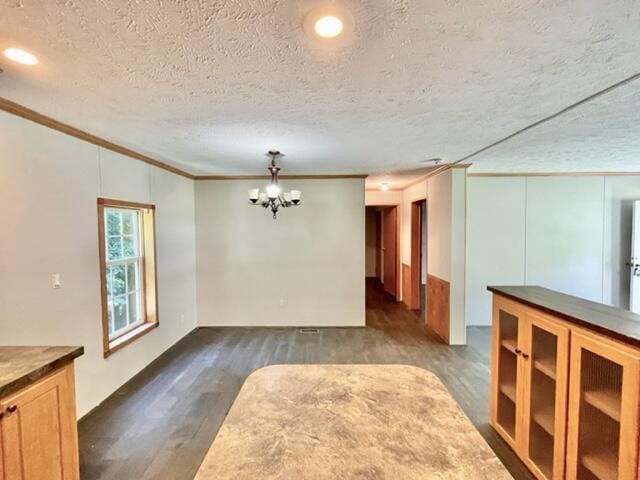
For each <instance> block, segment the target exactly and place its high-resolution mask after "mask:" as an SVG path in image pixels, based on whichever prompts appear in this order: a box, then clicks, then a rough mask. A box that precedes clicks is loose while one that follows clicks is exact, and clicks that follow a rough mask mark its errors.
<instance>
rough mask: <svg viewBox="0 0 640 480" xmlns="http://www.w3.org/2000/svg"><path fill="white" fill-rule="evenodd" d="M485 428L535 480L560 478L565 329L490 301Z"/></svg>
mask: <svg viewBox="0 0 640 480" xmlns="http://www.w3.org/2000/svg"><path fill="white" fill-rule="evenodd" d="M493 321H494V328H493V340H492V371H493V375H492V398H491V424H492V425H493V427H494V428H495V429H496V430H497V431H498V433H500V434H501V436H502V437H503V438H504V439H505V441H506V442H507V443H508V444H509V445H510V446H511V447H512V448H513V449H514V450H515V451H516V452H517V453H518V455H519V456H520V458H521V459H522V460H523V461H524V462H525V463H526V464H527V466H528V467H529V468H530V469H531V471H532V472H533V473H534V474H535V475H536V477H538V478H540V479H561V478H564V465H565V460H564V458H565V439H566V436H565V425H566V398H567V386H568V385H567V384H568V379H567V370H568V360H569V357H568V352H569V330H568V328H567V327H566V326H564V325H561V324H557V323H555V322H554V321H553V320H552V319H551V318H549V317H547V316H546V315H544V314H542V313H539V312H536V311H533V310H531V309H528V308H526V307H524V306H522V305H520V304H518V303H516V302H513V301H510V300H507V299H504V298H501V297H494V306H493Z"/></svg>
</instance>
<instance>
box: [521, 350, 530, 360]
mask: <svg viewBox="0 0 640 480" xmlns="http://www.w3.org/2000/svg"><path fill="white" fill-rule="evenodd" d="M522 358H524V359H525V360H526V359H528V358H529V354H528V353H524V352H522Z"/></svg>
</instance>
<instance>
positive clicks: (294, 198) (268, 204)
mask: <svg viewBox="0 0 640 480" xmlns="http://www.w3.org/2000/svg"><path fill="white" fill-rule="evenodd" d="M268 155H269V156H270V157H271V164H270V165H269V166H268V167H267V170H269V172H270V173H271V183H270V184H269V185H267V188H266V189H265V190H266V191H264V192H261V191H260V189H259V188H252V189H250V190H249V203H250V204H251V205H260V206H262V207H264V208H270V209H271V213H273V219H274V220H275V219H276V215H277V213H278V209H279V208H280V207H282V208H287V207H297V206H298V205H301V203H300V197H301V196H302V192H301V191H300V190H291V191H290V192H283V191H282V190H281V189H280V186H279V185H278V172H279V171H280V167H278V166H277V165H276V158H278V157H279V156H280V155H281V154H280V152H278V151H277V150H269V153H268Z"/></svg>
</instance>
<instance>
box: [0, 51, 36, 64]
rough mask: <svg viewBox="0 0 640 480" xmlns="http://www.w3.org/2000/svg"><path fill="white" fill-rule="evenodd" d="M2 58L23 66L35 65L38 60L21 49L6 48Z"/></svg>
mask: <svg viewBox="0 0 640 480" xmlns="http://www.w3.org/2000/svg"><path fill="white" fill-rule="evenodd" d="M4 56H5V57H7V58H8V59H9V60H13V61H14V62H18V63H21V64H23V65H37V64H38V59H37V58H36V56H35V55H34V54H33V53H29V52H27V51H26V50H22V49H21V48H7V49H5V51H4Z"/></svg>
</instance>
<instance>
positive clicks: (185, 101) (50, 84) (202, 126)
mask: <svg viewBox="0 0 640 480" xmlns="http://www.w3.org/2000/svg"><path fill="white" fill-rule="evenodd" d="M327 1H328V0H327ZM323 3H327V2H321V1H317V0H287V1H277V0H226V1H224V2H223V1H205V0H198V1H196V0H193V1H185V2H171V1H161V0H157V1H152V0H148V1H143V0H140V1H137V2H128V1H106V2H105V1H98V0H95V1H89V0H86V1H73V0H67V1H53V0H41V1H35V0H33V1H28V0H0V47H2V48H5V47H6V46H8V45H18V46H22V47H24V48H27V49H29V50H31V51H33V52H34V53H36V54H37V55H38V56H39V58H40V60H41V64H40V65H39V66H37V67H32V68H28V67H22V66H18V65H15V64H10V63H9V62H8V61H7V60H6V59H4V58H2V59H1V60H0V67H1V68H3V69H4V73H3V74H2V75H0V96H3V97H5V98H8V99H10V100H12V101H15V102H17V103H20V104H23V105H25V106H27V107H30V108H32V109H34V110H36V111H38V112H40V113H43V114H46V115H49V116H52V117H54V118H56V119H58V120H60V121H63V122H66V123H69V124H71V125H74V126H76V127H78V128H81V129H83V130H86V131H88V132H91V133H93V134H96V135H98V136H101V137H104V138H106V139H108V140H111V141H114V142H116V143H119V144H121V145H124V146H126V147H129V148H132V149H134V150H137V151H140V152H141V153H145V154H148V155H151V156H153V157H155V158H157V159H159V160H162V161H165V162H167V163H171V164H173V165H175V166H177V167H179V168H183V169H186V170H188V171H190V172H192V173H208V174H222V175H224V174H255V173H264V168H265V167H266V160H267V159H266V157H264V155H263V154H264V152H266V150H268V149H269V148H274V147H275V148H279V149H280V150H282V151H283V152H284V153H285V154H286V156H285V157H284V158H283V159H282V164H283V167H284V168H283V173H285V174H292V173H298V174H305V173H306V174H312V173H316V174H322V173H377V174H384V173H387V172H393V171H397V170H411V169H415V168H417V167H419V166H420V164H419V163H418V162H419V161H420V160H422V159H424V158H428V157H443V158H445V159H446V160H447V161H449V162H452V161H456V160H458V159H460V158H462V157H464V156H466V155H468V154H469V153H471V152H474V151H476V150H478V149H480V148H482V147H484V146H486V145H488V144H491V143H493V142H495V141H496V140H498V139H500V138H503V137H505V136H507V135H509V134H511V133H513V132H514V131H517V130H519V129H520V128H523V127H525V126H526V125H529V124H531V123H533V122H535V121H537V120H539V119H541V118H544V117H546V116H548V115H550V114H552V113H554V112H556V111H558V110H560V109H562V108H564V107H566V106H567V105H569V104H572V103H574V102H576V101H578V100H580V99H582V98H584V97H587V96H589V95H591V94H593V93H594V92H596V91H599V90H602V89H604V88H606V87H608V86H609V85H611V84H614V83H616V82H618V81H620V80H622V79H623V78H626V77H629V76H631V75H632V74H635V73H637V72H639V71H640V53H639V52H640V49H639V48H638V28H639V25H640V2H637V1H632V0H545V1H542V0H517V1H516V0H485V1H482V2H467V1H463V0H461V1H455V0H429V1H427V0H423V1H418V0H415V1H409V0H370V1H363V0H361V1H356V0H353V1H344V2H342V5H343V6H345V7H346V8H347V9H348V10H349V12H350V13H351V15H352V17H353V21H354V28H353V30H352V31H351V32H350V33H349V34H347V35H346V38H345V39H344V41H343V42H341V43H339V44H338V45H334V46H327V45H323V44H321V43H319V42H317V41H312V40H311V39H309V38H308V37H307V36H306V35H305V34H304V32H303V29H302V24H303V20H304V17H305V15H306V13H307V12H309V11H310V10H312V9H313V8H315V7H317V6H318V5H322V4H323ZM328 3H336V2H328ZM628 88H634V87H633V86H631V85H629V87H628ZM636 88H637V87H636ZM632 99H635V100H636V103H635V104H636V105H638V103H637V99H638V97H637V95H636V96H634V97H633V98H632ZM603 100H604V101H606V99H604V98H603ZM603 107H605V108H604V110H606V105H604V106H603ZM635 111H636V112H637V109H636V110H635ZM608 113H609V112H605V114H607V115H608ZM636 115H637V114H636ZM635 118H636V120H637V116H636V117H635ZM620 120H621V121H620V122H619V124H620V125H622V126H623V127H624V124H625V121H624V120H625V119H624V118H621V119H620ZM583 122H585V128H586V130H585V131H593V130H595V129H597V127H598V125H602V119H600V118H592V119H590V118H586V119H584V120H583ZM564 126H565V125H564V123H563V122H562V121H560V122H559V123H558V124H557V125H556V128H564ZM623 130H624V128H623ZM551 133H556V130H554V129H551ZM633 133H635V134H636V137H635V138H636V139H637V138H638V137H637V132H633ZM539 135H541V134H539ZM620 138H621V140H620V142H616V146H620V144H621V143H624V142H626V141H628V140H629V135H628V134H627V133H626V130H624V131H620ZM578 139H579V138H578ZM540 142H542V143H544V142H545V139H544V138H541V139H540V141H536V143H537V144H538V145H539V144H540ZM576 143H579V142H578V141H577V140H576V141H575V142H574V144H576ZM503 145H508V144H503ZM605 150H608V149H605ZM608 158H609V157H608ZM507 160H510V157H509V158H507ZM482 161H484V160H483V159H482V158H478V159H474V162H475V163H476V166H477V168H479V165H480V164H481V162H482ZM487 161H488V160H487ZM491 161H494V160H491ZM556 163H557V162H555V161H553V162H551V161H549V162H547V163H546V165H556ZM616 165H617V166H620V168H624V169H628V167H629V165H627V164H624V165H623V162H619V164H616ZM492 168H493V167H492ZM539 168H545V163H544V162H543V161H541V163H540V164H539ZM611 169H612V168H607V170H611Z"/></svg>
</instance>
